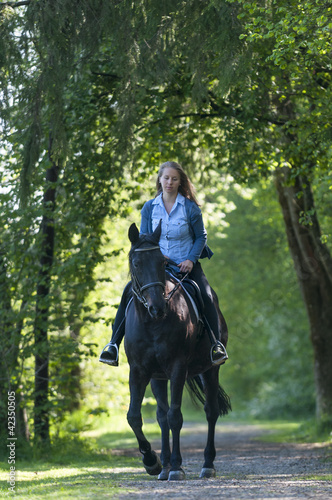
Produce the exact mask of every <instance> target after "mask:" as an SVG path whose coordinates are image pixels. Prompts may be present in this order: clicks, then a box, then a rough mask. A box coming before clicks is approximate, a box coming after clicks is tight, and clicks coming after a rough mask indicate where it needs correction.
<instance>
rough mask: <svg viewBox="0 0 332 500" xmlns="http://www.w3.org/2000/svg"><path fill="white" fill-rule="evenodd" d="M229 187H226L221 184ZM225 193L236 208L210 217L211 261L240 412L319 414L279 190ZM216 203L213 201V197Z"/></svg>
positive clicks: (226, 375)
mask: <svg viewBox="0 0 332 500" xmlns="http://www.w3.org/2000/svg"><path fill="white" fill-rule="evenodd" d="M221 185H222V182H221ZM226 189H227V188H223V187H222V186H221V187H220V191H219V192H217V193H216V194H215V196H216V197H217V198H218V196H219V197H220V196H221V195H222V196H225V197H227V200H228V203H229V202H230V201H232V202H233V204H234V205H233V207H234V209H233V210H231V211H230V212H229V213H227V212H228V210H227V208H226V210H225V212H226V214H225V216H224V219H223V220H222V223H223V224H222V225H221V224H220V222H221V221H220V218H219V215H217V216H215V218H214V219H210V222H209V227H208V234H209V244H210V246H211V247H212V249H213V251H214V252H215V255H214V256H213V258H212V259H211V261H209V262H205V261H204V262H203V266H204V269H205V271H206V274H207V276H208V277H209V278H210V280H211V283H212V285H213V287H214V288H215V290H216V291H217V293H218V296H219V302H220V306H221V309H222V311H223V313H224V315H225V318H226V321H227V323H228V326H229V344H228V353H229V357H230V359H229V360H228V361H227V363H226V364H225V366H224V367H222V369H221V380H222V385H224V387H225V389H226V391H227V392H228V393H229V394H230V396H231V399H232V402H233V404H232V406H233V411H234V412H235V414H237V415H239V414H241V412H243V411H244V412H245V413H249V414H250V415H252V416H253V417H259V418H274V419H275V418H283V417H287V418H289V417H296V418H298V417H301V416H302V417H303V416H305V415H307V416H310V415H312V414H313V412H314V408H315V400H314V392H315V391H314V381H313V375H312V366H313V354H312V350H311V346H310V336H309V332H308V326H307V321H306V315H305V310H304V308H303V305H302V299H301V296H300V293H299V290H298V285H297V279H296V275H295V271H294V269H293V263H292V261H291V258H290V255H289V253H288V250H287V242H286V241H285V236H284V233H283V221H282V218H281V214H280V212H279V209H278V204H277V202H276V200H273V194H272V193H273V191H272V189H273V186H272V185H271V184H270V183H267V184H266V186H265V188H263V189H262V188H260V187H258V186H257V187H256V188H252V189H243V188H241V187H240V186H239V185H234V186H231V187H230V188H228V189H227V190H226ZM210 198H213V195H212V196H211V195H210Z"/></svg>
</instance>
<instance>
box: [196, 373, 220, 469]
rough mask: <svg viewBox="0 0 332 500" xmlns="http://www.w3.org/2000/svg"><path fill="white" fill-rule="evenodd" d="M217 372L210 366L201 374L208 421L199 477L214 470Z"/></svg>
mask: <svg viewBox="0 0 332 500" xmlns="http://www.w3.org/2000/svg"><path fill="white" fill-rule="evenodd" d="M218 372H219V369H218V368H217V367H215V368H211V369H210V370H208V371H207V372H205V373H204V374H202V375H201V377H202V378H203V384H204V392H205V398H206V402H205V405H204V410H205V414H206V419H207V422H208V437H207V443H206V447H205V450H204V465H203V468H202V470H201V474H200V476H199V477H200V478H204V477H206V478H209V477H215V475H216V471H215V468H214V459H215V458H216V448H215V444H214V441H215V428H216V423H217V420H218V417H219V413H220V412H219V403H218V387H219V381H218Z"/></svg>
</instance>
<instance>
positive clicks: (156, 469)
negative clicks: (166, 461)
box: [143, 451, 163, 476]
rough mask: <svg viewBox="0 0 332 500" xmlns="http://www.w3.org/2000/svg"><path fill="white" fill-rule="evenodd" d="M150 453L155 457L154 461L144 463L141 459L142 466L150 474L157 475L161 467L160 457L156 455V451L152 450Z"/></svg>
mask: <svg viewBox="0 0 332 500" xmlns="http://www.w3.org/2000/svg"><path fill="white" fill-rule="evenodd" d="M151 453H152V455H153V456H154V457H155V459H156V461H155V463H154V464H153V465H146V464H145V463H144V461H143V465H144V468H145V470H146V472H147V473H148V474H150V476H158V474H160V472H161V471H162V469H163V466H162V465H161V461H160V458H159V457H158V455H157V453H156V452H154V451H152V452H151Z"/></svg>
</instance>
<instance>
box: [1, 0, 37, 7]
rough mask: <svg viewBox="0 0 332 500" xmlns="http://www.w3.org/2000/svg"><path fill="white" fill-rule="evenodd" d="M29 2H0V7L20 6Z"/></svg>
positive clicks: (26, 0)
mask: <svg viewBox="0 0 332 500" xmlns="http://www.w3.org/2000/svg"><path fill="white" fill-rule="evenodd" d="M30 3H31V1H30V0H22V1H21V2H0V8H1V7H12V8H15V7H22V6H24V5H29V4H30Z"/></svg>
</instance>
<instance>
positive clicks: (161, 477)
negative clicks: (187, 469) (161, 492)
mask: <svg viewBox="0 0 332 500" xmlns="http://www.w3.org/2000/svg"><path fill="white" fill-rule="evenodd" d="M170 470H171V468H170V467H163V470H162V471H161V473H160V474H159V476H158V479H159V481H167V479H168V476H169V471H170Z"/></svg>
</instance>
